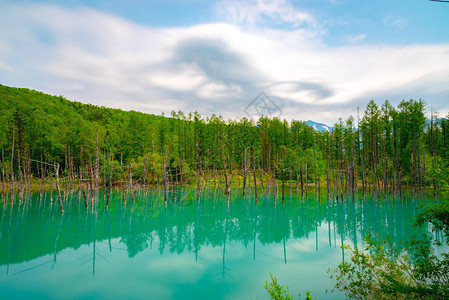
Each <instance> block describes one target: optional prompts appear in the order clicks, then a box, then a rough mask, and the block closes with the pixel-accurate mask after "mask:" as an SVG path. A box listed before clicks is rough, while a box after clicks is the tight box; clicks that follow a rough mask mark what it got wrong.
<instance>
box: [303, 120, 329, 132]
mask: <svg viewBox="0 0 449 300" xmlns="http://www.w3.org/2000/svg"><path fill="white" fill-rule="evenodd" d="M306 124H307V125H309V126H311V127H312V128H313V129H315V130H317V131H332V130H333V129H334V128H333V127H331V126H328V125H326V124H324V123H318V122H315V121H312V120H307V121H306Z"/></svg>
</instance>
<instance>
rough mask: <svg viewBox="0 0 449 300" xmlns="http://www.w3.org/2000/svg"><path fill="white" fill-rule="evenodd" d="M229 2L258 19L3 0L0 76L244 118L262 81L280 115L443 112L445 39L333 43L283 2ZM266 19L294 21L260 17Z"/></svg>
mask: <svg viewBox="0 0 449 300" xmlns="http://www.w3.org/2000/svg"><path fill="white" fill-rule="evenodd" d="M228 2H229V1H227V2H226V3H228ZM229 3H231V4H232V5H234V6H232V5H231V7H230V8H229V10H230V11H228V12H227V13H228V14H231V15H232V14H233V13H232V10H233V9H234V10H235V16H232V18H234V17H235V19H236V20H237V21H238V20H239V19H240V18H242V19H244V20H245V21H248V22H252V23H253V24H254V25H255V26H251V27H246V26H244V25H239V24H238V22H236V23H234V24H233V25H231V24H226V23H214V24H200V25H197V26H191V27H184V28H150V27H145V26H141V25H138V24H135V23H133V22H130V21H127V20H124V19H122V18H119V17H116V16H112V15H109V14H105V13H102V12H99V11H94V10H91V9H87V8H78V9H72V10H69V9H63V8H61V7H58V6H52V5H38V4H27V5H14V4H5V5H3V9H2V11H1V12H0V40H1V41H2V42H1V43H0V82H2V84H6V85H12V86H23V87H29V88H34V89H38V90H42V91H44V92H49V93H53V94H58V95H59V94H63V95H65V96H66V97H67V98H69V99H73V100H78V101H89V102H92V103H95V104H99V105H106V106H112V107H119V108H123V109H136V110H144V111H146V112H151V113H160V112H161V111H165V112H169V111H170V110H179V109H181V110H184V111H190V110H192V111H193V110H198V111H199V112H200V113H202V114H212V113H217V114H222V115H223V116H225V117H242V116H243V115H241V114H242V111H243V108H245V107H246V106H247V105H248V103H249V102H250V101H251V100H252V99H253V98H254V97H255V96H257V94H258V93H259V92H260V91H262V90H265V91H266V92H267V94H268V95H269V96H272V97H273V98H274V99H275V100H276V101H278V102H279V103H278V104H279V106H281V108H282V110H283V115H282V117H286V118H295V119H312V120H315V121H322V122H328V123H330V124H329V125H331V123H333V122H335V120H336V119H337V118H338V117H340V116H342V117H346V116H347V115H348V114H349V113H351V114H354V112H355V110H356V107H357V105H358V106H361V107H362V108H363V106H364V105H365V104H366V103H367V102H368V100H370V99H372V98H374V99H375V100H378V101H379V102H381V101H383V100H385V99H390V100H392V102H393V104H394V103H395V101H396V102H397V101H399V100H401V99H403V98H405V99H408V98H411V97H413V98H423V99H424V100H428V101H429V102H430V101H432V102H433V106H434V108H435V109H436V110H439V111H440V112H442V113H443V114H445V113H447V111H448V106H449V104H447V97H448V96H449V65H448V64H444V63H442V62H445V61H449V45H446V44H439V45H411V46H388V45H366V44H364V45H350V46H344V47H329V46H327V45H325V44H323V43H322V42H321V41H320V39H319V33H317V29H316V28H317V27H313V28H312V27H310V26H309V25H311V24H313V23H314V22H315V21H314V19H313V17H312V16H310V15H309V14H307V13H303V12H301V11H299V10H297V9H296V8H294V7H293V6H292V5H291V4H289V2H287V1H275V2H267V1H252V2H234V1H231V2H229ZM240 3H243V4H240ZM223 5H224V4H223ZM239 5H248V6H249V7H248V8H247V9H246V10H245V9H241V7H239ZM233 7H234V8H233ZM223 9H224V6H223ZM240 14H243V15H240ZM245 14H248V15H245ZM265 17H269V18H271V19H274V20H277V21H279V22H286V23H287V24H288V25H289V26H288V28H287V29H282V28H281V29H280V28H272V27H270V26H256V25H257V24H258V22H262V21H263V18H265ZM261 20H262V21H261ZM304 24H306V25H308V26H303V25H304ZM364 37H365V36H364V35H360V36H356V37H353V40H354V42H356V41H358V40H361V39H363V38H364ZM392 97H393V98H392Z"/></svg>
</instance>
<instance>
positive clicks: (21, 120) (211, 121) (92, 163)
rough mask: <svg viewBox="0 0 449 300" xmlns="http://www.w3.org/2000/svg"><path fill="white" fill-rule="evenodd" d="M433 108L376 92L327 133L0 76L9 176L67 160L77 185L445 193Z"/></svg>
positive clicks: (445, 152)
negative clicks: (93, 100)
mask: <svg viewBox="0 0 449 300" xmlns="http://www.w3.org/2000/svg"><path fill="white" fill-rule="evenodd" d="M425 108H426V107H425V103H424V102H423V101H421V100H408V101H405V100H404V101H402V102H401V103H400V104H399V106H398V107H396V108H395V107H393V106H392V105H390V103H389V102H388V101H385V102H384V103H383V104H382V105H381V106H379V105H377V104H376V103H375V102H374V101H370V102H369V103H368V104H367V106H366V108H365V109H364V112H361V114H360V119H359V121H357V119H355V118H354V117H352V116H351V117H349V118H348V119H346V120H343V119H340V120H339V121H338V122H337V123H336V124H335V125H334V126H333V131H332V132H327V131H322V132H320V131H315V130H314V129H313V128H312V127H310V126H308V125H307V124H306V123H305V122H302V121H296V120H294V121H291V122H288V121H286V120H281V119H278V118H273V119H270V118H266V117H263V118H260V119H259V120H258V121H257V123H254V122H253V121H252V120H248V119H245V118H243V119H242V120H238V121H236V120H225V119H223V118H222V117H220V116H216V115H212V116H211V117H202V116H200V115H199V114H197V113H188V114H185V113H183V112H172V114H171V116H155V115H151V114H144V113H140V112H135V111H122V110H119V109H111V108H106V107H98V106H94V105H86V104H82V103H79V102H73V101H69V100H67V99H65V98H64V97H62V96H59V97H58V96H50V95H46V94H44V93H41V92H37V91H32V90H29V89H22V88H11V87H7V86H2V85H0V111H1V114H0V128H1V130H0V143H1V148H2V179H3V180H2V181H3V184H7V183H8V182H11V181H13V180H14V178H16V181H17V179H18V180H19V181H21V180H24V181H26V180H28V182H32V181H33V180H35V181H36V180H38V179H40V178H44V177H46V176H47V169H50V167H48V166H49V165H52V164H53V165H56V164H58V165H60V168H61V172H60V174H61V176H63V177H64V178H66V179H67V182H69V181H70V184H71V185H75V184H76V182H77V180H78V181H79V182H81V181H80V180H81V179H82V178H85V179H87V178H91V179H92V178H95V182H96V184H98V182H106V181H108V182H112V183H117V182H119V181H120V182H124V181H126V182H130V184H131V185H132V184H133V182H134V183H138V184H140V185H149V184H154V183H159V182H162V181H163V182H164V183H165V184H170V183H175V182H176V183H178V184H185V183H191V184H195V185H196V186H198V187H199V186H200V185H202V184H204V183H205V182H207V181H209V182H212V181H213V182H214V184H217V182H220V180H221V182H222V183H223V184H224V186H225V190H226V191H227V190H229V185H232V182H237V181H238V182H239V186H240V187H243V188H245V185H246V184H247V182H249V180H251V181H252V182H255V183H256V184H257V185H259V186H261V187H262V188H263V187H264V185H265V186H266V185H267V184H269V183H270V182H274V181H273V179H274V178H276V179H278V180H279V181H282V184H283V185H284V181H285V182H287V183H290V185H293V186H296V187H297V189H298V190H300V191H301V193H302V192H303V191H305V190H306V187H307V186H308V185H311V186H314V187H315V188H317V189H318V187H319V186H321V187H325V186H327V187H328V189H329V187H333V188H336V189H337V190H338V191H339V193H341V196H342V197H343V194H344V193H347V192H350V191H355V190H356V187H357V185H358V186H360V187H361V188H362V191H363V192H364V193H366V192H369V193H375V194H377V195H380V194H384V193H385V194H386V193H389V192H400V191H401V189H402V188H405V187H409V188H411V189H412V190H413V191H414V192H417V193H418V192H422V191H423V189H424V188H430V189H432V190H434V191H435V192H437V190H438V189H441V188H443V187H447V185H448V178H449V171H448V162H449V122H448V120H447V119H444V118H443V119H438V120H437V121H435V120H436V119H435V118H434V116H431V121H430V122H426V119H427V118H426V114H428V112H426V110H425ZM217 113H218V112H217ZM357 123H359V124H357ZM11 168H12V170H13V172H11ZM27 176H28V177H27ZM27 178H28V179H27ZM5 182H6V183H5ZM349 194H350V193H349ZM353 194H354V193H353Z"/></svg>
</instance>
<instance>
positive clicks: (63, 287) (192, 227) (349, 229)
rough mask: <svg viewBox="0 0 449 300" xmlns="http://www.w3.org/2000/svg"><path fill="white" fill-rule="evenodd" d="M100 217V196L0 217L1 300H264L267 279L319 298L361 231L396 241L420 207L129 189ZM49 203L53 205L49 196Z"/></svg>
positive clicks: (31, 206) (41, 201) (25, 206)
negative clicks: (91, 204) (90, 202)
mask: <svg viewBox="0 0 449 300" xmlns="http://www.w3.org/2000/svg"><path fill="white" fill-rule="evenodd" d="M135 196H136V202H135V203H133V202H132V200H131V198H128V199H127V206H126V207H124V206H123V204H122V201H121V199H120V198H119V197H120V196H119V194H116V195H113V197H111V203H110V207H109V210H105V209H104V204H105V199H104V196H103V195H100V197H99V201H98V202H97V203H96V207H95V208H94V209H93V210H92V209H91V208H89V210H88V211H86V209H85V206H84V200H83V199H82V198H81V197H80V195H79V194H78V193H74V194H72V195H66V197H65V199H64V210H65V214H64V215H61V213H60V208H59V205H58V204H56V203H55V202H53V203H51V202H50V199H49V198H48V197H45V198H44V197H41V196H40V195H39V194H35V195H33V196H32V198H28V199H26V201H25V202H24V203H22V204H20V205H19V204H16V205H14V206H13V207H12V208H11V207H9V205H3V206H2V209H1V211H0V213H1V224H0V226H1V227H0V234H1V235H0V295H1V299H123V298H130V299H269V297H268V294H267V292H266V291H265V289H264V288H263V284H264V283H265V281H266V280H267V279H268V278H269V272H270V271H271V272H272V273H273V274H274V275H276V276H277V278H278V279H279V281H280V282H281V283H282V284H288V285H289V286H290V290H291V292H292V293H293V294H297V293H298V291H301V292H302V293H305V291H307V290H310V291H311V292H312V295H313V296H314V297H317V298H319V299H343V298H344V295H343V294H338V293H337V294H332V293H331V294H325V290H326V289H329V290H330V289H331V288H332V286H333V282H332V281H331V279H329V274H327V270H328V269H329V268H334V267H336V266H337V264H338V263H339V262H340V261H341V260H342V259H345V258H346V259H347V258H348V255H349V253H345V252H344V250H342V249H341V246H342V245H343V244H349V245H355V244H357V245H358V246H361V245H362V236H363V235H364V233H365V232H366V230H367V229H369V228H371V229H372V230H373V231H375V232H377V233H379V235H381V236H390V237H391V238H392V239H393V241H400V240H404V239H406V238H407V237H408V236H409V234H410V233H411V228H410V224H411V222H412V219H413V217H414V215H415V213H416V208H417V207H418V206H419V205H420V204H422V203H427V202H423V201H421V200H419V201H418V200H408V201H407V202H404V203H401V202H400V201H397V200H383V201H380V202H379V201H377V200H376V201H374V200H370V199H366V200H361V199H359V200H357V201H356V202H352V201H348V202H346V203H345V204H342V203H337V202H336V201H331V202H327V201H321V202H318V201H316V200H315V199H314V198H309V199H306V200H304V201H303V200H301V199H297V197H296V196H295V195H290V194H287V196H286V200H285V204H284V205H281V204H280V199H277V203H278V204H277V205H276V206H275V205H274V201H273V197H272V196H271V197H268V196H264V197H261V196H260V195H259V199H258V204H257V205H256V204H255V201H254V197H252V196H251V195H249V196H247V197H246V198H245V199H242V198H241V196H237V195H234V196H231V197H230V199H229V204H228V205H227V204H226V199H225V198H224V196H221V192H220V191H217V192H214V191H211V192H209V193H203V194H202V195H201V197H200V201H197V197H196V195H195V194H194V193H193V192H183V193H181V194H178V196H177V200H176V202H175V201H174V200H173V195H172V194H170V195H169V200H168V203H167V205H166V206H165V205H164V198H163V195H160V194H156V195H152V194H151V193H149V194H144V193H138V192H136V193H135ZM53 200H55V199H54V197H53Z"/></svg>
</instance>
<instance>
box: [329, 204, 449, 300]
mask: <svg viewBox="0 0 449 300" xmlns="http://www.w3.org/2000/svg"><path fill="white" fill-rule="evenodd" d="M426 222H428V223H429V224H430V225H431V226H432V229H433V230H440V231H442V232H443V234H444V236H445V242H446V245H449V242H448V236H449V206H448V205H447V204H444V205H436V206H433V207H431V208H427V209H425V210H424V211H423V212H421V213H420V214H418V215H417V217H416V221H415V227H417V226H422V225H424V224H425V223H426ZM364 240H365V242H366V246H365V247H364V248H363V249H358V248H355V249H352V248H351V247H349V246H345V248H346V249H350V250H352V255H351V259H350V261H347V262H342V263H340V264H339V265H338V267H337V268H336V269H334V270H333V271H334V272H335V274H333V275H331V278H334V279H335V280H336V284H335V289H336V290H340V291H343V292H344V293H345V294H346V296H347V297H348V298H349V299H449V254H448V253H442V254H440V255H438V256H437V255H435V254H434V251H433V247H432V246H433V245H441V243H440V242H438V241H437V240H435V239H434V238H430V237H429V236H428V235H425V236H424V238H423V239H416V238H412V239H411V241H410V242H408V243H407V251H406V252H402V253H400V252H399V251H398V250H396V249H395V248H394V247H393V245H392V244H391V242H390V240H389V239H384V240H381V239H379V238H378V237H376V236H375V235H374V234H372V233H368V234H367V235H366V236H365V237H364Z"/></svg>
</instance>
